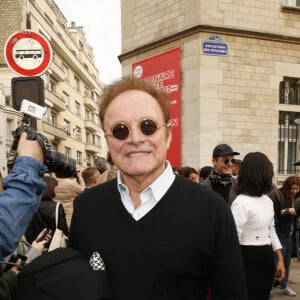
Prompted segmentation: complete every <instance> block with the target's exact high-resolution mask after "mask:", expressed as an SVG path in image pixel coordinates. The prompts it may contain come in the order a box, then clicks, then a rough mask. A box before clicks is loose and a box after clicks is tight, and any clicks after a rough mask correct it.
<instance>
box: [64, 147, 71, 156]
mask: <svg viewBox="0 0 300 300" xmlns="http://www.w3.org/2000/svg"><path fill="white" fill-rule="evenodd" d="M65 155H67V156H68V157H71V148H69V147H65Z"/></svg>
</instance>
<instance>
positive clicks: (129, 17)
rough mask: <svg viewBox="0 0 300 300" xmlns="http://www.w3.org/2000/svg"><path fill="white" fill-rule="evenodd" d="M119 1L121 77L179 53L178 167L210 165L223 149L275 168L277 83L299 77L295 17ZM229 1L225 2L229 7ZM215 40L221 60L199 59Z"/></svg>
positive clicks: (240, 4) (253, 6) (178, 2)
mask: <svg viewBox="0 0 300 300" xmlns="http://www.w3.org/2000/svg"><path fill="white" fill-rule="evenodd" d="M135 2H136V1H130V0H126V1H125V0H123V1H122V10H121V11H122V54H121V55H120V60H121V62H122V70H123V74H124V75H125V74H131V65H132V63H134V62H136V61H139V60H142V59H145V58H147V57H151V56H153V55H157V54H159V53H163V52H165V51H167V50H169V49H173V48H175V47H180V48H181V72H182V74H181V84H182V94H181V105H182V164H183V165H185V164H186V165H192V166H194V167H196V168H197V167H201V166H204V165H209V164H211V153H212V149H213V147H214V146H215V145H216V144H218V143H223V142H225V143H229V144H230V145H231V146H232V147H233V148H234V150H236V151H239V152H241V158H243V157H244V156H245V155H246V154H247V153H248V152H250V151H262V152H265V153H266V154H267V155H268V156H269V158H270V159H271V161H272V162H273V163H274V169H275V171H276V169H277V159H278V112H279V111H280V110H283V111H284V110H293V111H295V112H299V111H300V110H299V107H298V106H295V105H293V106H290V105H289V106H287V105H285V104H279V83H280V81H282V80H283V78H286V77H299V76H300V72H299V71H300V67H299V62H300V30H299V27H300V11H299V10H297V9H296V10H295V8H293V10H290V8H289V7H286V6H284V5H281V3H280V1H275V0H273V1H258V2H257V1H255V2H253V1H217V0H212V1H194V0H190V1H182V0H173V1H164V3H160V5H158V8H157V9H156V8H155V3H154V2H155V1H143V4H138V3H136V4H135ZM229 2H230V3H229ZM215 35H217V36H218V37H219V38H221V40H222V41H223V42H225V43H226V44H227V46H228V55H227V56H212V55H205V54H203V51H202V43H203V42H204V41H207V40H208V39H209V38H210V37H211V36H215Z"/></svg>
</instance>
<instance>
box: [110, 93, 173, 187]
mask: <svg viewBox="0 0 300 300" xmlns="http://www.w3.org/2000/svg"><path fill="white" fill-rule="evenodd" d="M144 119H151V120H153V121H155V122H156V124H157V125H158V129H157V130H156V132H155V133H154V134H152V135H145V134H143V133H142V132H141V130H140V124H141V122H142V121H143V120H144ZM120 123H124V124H125V125H126V126H127V127H128V128H129V135H128V137H127V138H125V139H123V140H118V139H116V138H115V137H113V136H111V135H109V134H111V133H112V128H113V127H115V126H116V125H117V124H120ZM164 123H165V121H164V118H163V113H162V111H161V108H160V106H159V105H158V103H157V101H156V100H155V99H154V98H153V97H152V96H150V95H149V94H147V93H145V92H143V91H138V90H129V91H126V92H123V93H121V94H120V95H118V96H117V97H116V98H115V99H114V100H113V101H112V102H111V104H110V105H109V106H108V108H107V111H106V114H105V118H104V130H105V132H106V133H108V135H106V139H107V142H108V146H109V149H110V153H111V156H112V159H113V161H114V163H115V165H116V166H117V168H118V169H119V170H120V171H121V174H122V177H123V180H124V179H125V180H126V178H127V177H130V178H131V177H140V178H143V176H144V177H146V178H147V181H151V182H152V181H154V180H155V179H156V178H157V177H158V176H159V175H160V174H161V173H162V172H163V170H164V168H165V160H166V153H167V149H168V147H169V144H170V139H171V134H170V129H169V128H168V127H166V126H159V125H161V124H164Z"/></svg>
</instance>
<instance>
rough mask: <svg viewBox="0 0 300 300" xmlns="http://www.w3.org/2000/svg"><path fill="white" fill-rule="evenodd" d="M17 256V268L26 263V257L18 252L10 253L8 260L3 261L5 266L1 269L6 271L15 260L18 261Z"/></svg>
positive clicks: (14, 263) (13, 264) (14, 264)
mask: <svg viewBox="0 0 300 300" xmlns="http://www.w3.org/2000/svg"><path fill="white" fill-rule="evenodd" d="M19 258H20V259H21V264H20V265H18V269H19V270H21V268H22V267H24V266H25V264H26V260H27V257H26V256H23V255H20V254H12V255H11V256H10V258H9V260H8V262H6V263H5V264H6V266H5V268H4V270H3V271H4V272H6V271H8V270H10V269H11V268H12V267H13V266H16V262H17V261H18V259H19Z"/></svg>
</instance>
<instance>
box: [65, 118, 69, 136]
mask: <svg viewBox="0 0 300 300" xmlns="http://www.w3.org/2000/svg"><path fill="white" fill-rule="evenodd" d="M64 131H65V132H66V133H67V134H68V135H70V122H69V121H67V120H64Z"/></svg>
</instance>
